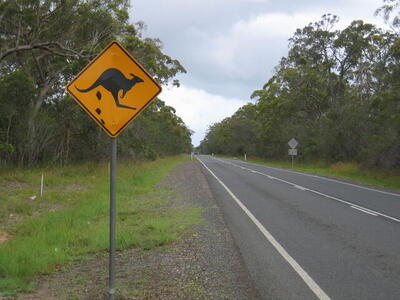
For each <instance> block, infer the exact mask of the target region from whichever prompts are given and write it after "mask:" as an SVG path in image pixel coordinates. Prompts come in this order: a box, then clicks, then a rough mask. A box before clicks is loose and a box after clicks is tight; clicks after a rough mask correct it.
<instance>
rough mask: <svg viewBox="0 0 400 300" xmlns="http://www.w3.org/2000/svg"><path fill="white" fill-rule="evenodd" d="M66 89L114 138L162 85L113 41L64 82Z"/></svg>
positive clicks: (155, 94)
mask: <svg viewBox="0 0 400 300" xmlns="http://www.w3.org/2000/svg"><path fill="white" fill-rule="evenodd" d="M67 91H68V92H69V93H70V94H71V95H72V97H73V98H74V99H75V100H76V101H77V102H78V104H79V105H80V106H81V107H82V108H83V109H84V110H85V111H86V112H87V113H88V114H89V115H90V116H91V117H92V118H93V119H94V120H95V121H96V122H97V124H99V125H100V126H101V127H102V128H103V129H104V130H105V131H106V132H107V134H108V135H110V136H111V137H116V136H118V135H119V134H120V133H121V132H122V131H123V130H124V129H125V128H126V126H127V125H128V124H129V123H130V122H131V121H132V120H133V119H134V118H136V117H137V116H138V115H139V114H140V113H141V112H142V111H143V110H144V109H145V108H146V107H147V106H148V105H149V104H150V103H151V101H152V100H153V99H154V98H155V97H156V96H157V95H158V94H159V93H160V92H161V87H160V85H159V84H158V83H157V82H156V81H155V80H154V79H153V78H152V77H151V75H150V74H149V73H147V71H146V70H145V69H144V68H143V67H142V66H141V65H140V64H139V63H138V62H137V61H136V60H135V59H134V58H133V57H132V56H131V55H130V54H129V53H128V52H127V51H126V50H125V49H124V48H123V47H122V46H121V45H120V44H119V43H118V42H115V41H114V42H112V43H110V44H109V45H108V46H107V47H106V48H105V49H104V50H103V51H102V52H101V53H100V54H99V55H97V56H96V57H95V58H94V59H93V60H92V61H91V62H90V63H89V64H88V65H87V66H86V67H85V68H84V69H83V70H82V71H81V72H80V73H79V74H78V75H77V76H76V77H75V78H74V79H73V80H72V81H71V82H70V83H69V84H68V85H67Z"/></svg>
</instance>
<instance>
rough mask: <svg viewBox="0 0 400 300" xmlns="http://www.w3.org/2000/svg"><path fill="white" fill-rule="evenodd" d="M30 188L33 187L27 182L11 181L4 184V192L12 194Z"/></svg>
mask: <svg viewBox="0 0 400 300" xmlns="http://www.w3.org/2000/svg"><path fill="white" fill-rule="evenodd" d="M30 187H32V185H30V184H29V183H27V182H21V181H11V180H10V181H5V182H4V186H3V188H4V191H5V192H6V193H10V192H13V191H15V190H18V189H25V188H30Z"/></svg>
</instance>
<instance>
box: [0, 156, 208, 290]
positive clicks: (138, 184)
mask: <svg viewBox="0 0 400 300" xmlns="http://www.w3.org/2000/svg"><path fill="white" fill-rule="evenodd" d="M185 159H186V158H184V157H183V156H180V157H174V158H166V159H160V160H157V161H155V162H150V163H143V164H140V165H135V164H132V163H130V162H123V163H120V164H119V166H118V169H117V210H118V217H117V248H118V249H123V248H127V247H132V246H140V247H143V248H146V249H151V248H153V247H156V246H159V245H163V244H165V243H168V242H170V241H172V240H174V239H176V238H177V237H178V236H179V234H180V233H181V232H182V231H183V230H184V229H185V228H187V227H188V226H189V225H191V224H193V223H196V222H199V220H200V212H199V210H198V209H195V208H189V207H187V206H179V205H176V204H174V205H171V203H170V202H171V199H174V198H175V199H176V195H174V194H173V191H171V190H169V189H167V188H165V187H164V188H163V187H157V183H159V182H160V181H161V180H162V179H163V178H165V177H166V176H167V175H168V173H169V172H170V170H171V169H172V168H173V167H174V166H176V164H177V163H179V162H182V161H183V160H185ZM41 172H43V170H39V169H38V170H17V171H15V172H13V173H12V174H2V175H3V176H2V180H1V181H0V184H2V185H3V187H5V186H7V182H8V183H10V182H12V181H13V180H14V181H16V182H25V183H27V186H26V187H25V189H27V190H28V192H26V191H25V192H21V191H19V190H15V191H12V192H10V193H9V194H7V195H4V193H2V194H0V196H2V197H4V198H5V200H4V202H5V203H9V202H10V201H12V199H18V201H19V202H20V203H30V202H32V200H30V199H29V198H28V199H27V198H26V195H30V194H32V193H33V192H34V190H35V188H34V187H32V183H35V184H36V183H37V178H38V177H39V174H40V173H41ZM45 173H46V176H45V178H46V190H47V191H45V193H46V194H45V197H44V199H42V200H38V201H40V202H41V204H43V205H42V206H40V205H37V204H32V210H36V209H37V210H38V211H39V213H38V214H37V213H32V212H26V211H25V212H20V213H19V214H20V215H22V216H23V219H22V221H21V222H19V224H17V225H15V226H13V227H10V228H8V231H10V232H11V233H12V235H13V236H14V237H13V238H12V239H11V240H10V241H8V242H6V243H4V244H3V245H0V291H1V292H13V291H16V290H18V289H22V290H29V289H30V288H32V286H33V285H32V284H33V283H34V280H33V279H34V278H35V275H37V274H49V273H51V272H53V271H54V270H55V268H56V267H57V265H60V264H65V263H67V262H69V261H71V260H72V259H74V258H76V257H79V255H82V254H85V253H90V252H93V251H99V250H106V249H107V248H108V222H109V221H108V213H109V179H108V166H107V164H97V165H94V164H88V165H83V166H70V167H67V168H61V169H60V168H51V169H47V170H45ZM5 189H7V188H5ZM60 195H61V196H60ZM35 201H36V200H35ZM53 203H57V204H58V205H59V206H58V209H57V210H55V211H54V210H52V211H46V210H45V209H43V207H44V208H46V207H47V208H48V207H51V204H53ZM46 205H47V206H46ZM49 205H50V206H49ZM40 207H42V210H40ZM0 209H2V210H3V211H4V210H7V213H10V209H11V210H12V209H14V210H15V209H17V207H14V206H13V205H11V204H9V205H4V206H3V207H0ZM15 213H17V212H15ZM17 214H18V213H17ZM3 215H4V213H3ZM3 219H4V217H3Z"/></svg>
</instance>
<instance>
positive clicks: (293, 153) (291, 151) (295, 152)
mask: <svg viewBox="0 0 400 300" xmlns="http://www.w3.org/2000/svg"><path fill="white" fill-rule="evenodd" d="M289 155H292V156H296V155H297V149H289Z"/></svg>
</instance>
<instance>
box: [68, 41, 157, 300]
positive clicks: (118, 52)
mask: <svg viewBox="0 0 400 300" xmlns="http://www.w3.org/2000/svg"><path fill="white" fill-rule="evenodd" d="M66 89H67V91H68V93H69V94H70V95H71V96H72V97H73V99H74V100H75V101H76V102H77V103H78V104H79V105H80V106H81V107H82V108H83V109H84V110H85V111H86V112H87V113H88V114H89V115H90V116H91V117H92V119H93V120H94V121H95V122H96V123H97V124H98V125H99V126H100V127H101V128H103V130H104V131H105V132H106V133H107V134H108V135H109V136H110V137H111V161H110V232H109V235H110V236H109V238H110V252H109V284H108V285H109V289H108V296H109V299H110V300H114V299H115V295H116V288H115V277H116V270H115V253H116V233H117V230H116V216H117V205H116V201H117V189H116V170H117V136H118V135H119V134H120V133H121V132H122V131H123V130H124V129H125V128H126V127H127V126H128V124H129V123H130V122H132V121H133V120H134V119H135V118H136V117H137V116H139V115H140V113H141V112H142V111H143V110H144V109H146V107H147V106H149V105H150V103H151V102H152V101H153V100H154V99H155V98H156V97H157V95H158V94H159V93H160V92H161V87H160V85H159V84H158V83H157V82H156V81H155V80H154V79H153V78H152V76H151V75H150V74H149V73H148V72H147V71H146V70H145V69H144V68H143V67H142V66H141V65H140V64H139V63H138V62H137V61H136V60H135V59H134V58H133V57H132V56H131V55H130V54H129V53H128V51H127V50H125V49H124V48H123V47H122V46H121V45H120V44H119V43H118V42H116V41H114V42H111V43H110V44H109V45H108V46H107V47H106V48H105V49H104V50H103V51H102V52H101V53H100V54H98V55H97V56H96V57H95V58H94V59H93V60H92V61H91V62H90V63H89V64H88V65H87V66H86V67H85V68H84V69H83V70H82V71H81V72H80V73H79V74H78V75H77V76H76V77H75V78H74V79H73V80H72V81H71V82H70V83H69V84H68V85H67V87H66Z"/></svg>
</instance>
